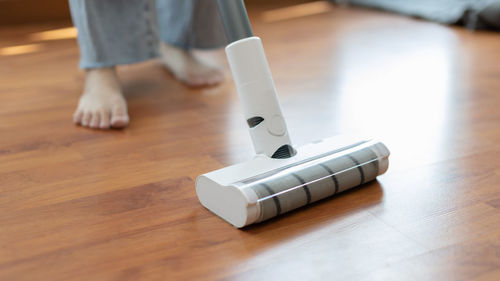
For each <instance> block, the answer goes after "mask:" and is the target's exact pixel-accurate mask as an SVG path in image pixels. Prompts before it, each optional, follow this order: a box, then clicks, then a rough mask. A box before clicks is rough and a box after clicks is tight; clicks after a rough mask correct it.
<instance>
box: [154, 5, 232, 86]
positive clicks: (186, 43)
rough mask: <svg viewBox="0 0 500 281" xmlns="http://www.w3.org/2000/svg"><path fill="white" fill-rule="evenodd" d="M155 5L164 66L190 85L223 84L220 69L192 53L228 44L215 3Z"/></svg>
mask: <svg viewBox="0 0 500 281" xmlns="http://www.w3.org/2000/svg"><path fill="white" fill-rule="evenodd" d="M156 6H157V11H158V23H159V35H160V40H161V42H160V48H159V49H160V58H161V61H162V63H163V65H164V66H165V67H166V68H167V69H168V70H169V71H170V72H171V73H172V74H173V75H174V76H175V77H176V78H177V79H179V80H181V81H182V82H184V83H185V84H187V85H189V86H205V85H214V84H217V83H219V82H221V81H222V80H223V77H224V76H223V73H222V72H221V70H219V69H217V68H214V67H212V66H208V65H206V64H204V63H203V62H201V61H200V60H198V59H197V58H196V57H195V56H194V55H193V54H192V53H191V52H190V50H191V49H195V48H196V49H209V48H218V47H222V46H224V45H226V44H227V39H226V36H225V34H224V28H223V25H222V21H221V19H220V15H219V12H218V9H217V2H216V0H201V1H198V0H183V1H178V0H157V1H156Z"/></svg>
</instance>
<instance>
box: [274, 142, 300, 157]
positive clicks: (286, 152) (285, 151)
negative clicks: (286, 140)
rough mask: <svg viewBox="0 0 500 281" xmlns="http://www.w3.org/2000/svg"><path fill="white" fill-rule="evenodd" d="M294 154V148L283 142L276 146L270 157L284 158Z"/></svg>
mask: <svg viewBox="0 0 500 281" xmlns="http://www.w3.org/2000/svg"><path fill="white" fill-rule="evenodd" d="M294 155H295V149H293V147H292V146H291V145H288V144H285V145H282V146H281V147H280V148H278V149H277V150H276V151H275V152H274V154H273V156H271V158H277V159H284V158H290V157H292V156H294Z"/></svg>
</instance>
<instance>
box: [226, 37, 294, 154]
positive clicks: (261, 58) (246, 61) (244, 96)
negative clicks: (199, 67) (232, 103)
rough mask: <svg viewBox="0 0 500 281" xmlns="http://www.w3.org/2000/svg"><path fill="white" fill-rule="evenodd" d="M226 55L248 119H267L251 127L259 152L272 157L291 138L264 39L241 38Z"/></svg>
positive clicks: (257, 152)
mask: <svg viewBox="0 0 500 281" xmlns="http://www.w3.org/2000/svg"><path fill="white" fill-rule="evenodd" d="M226 55H227V59H228V62H229V66H230V68H231V73H232V74H233V79H234V82H235V84H236V88H237V91H238V95H239V97H240V101H241V104H242V106H243V113H244V115H245V119H246V120H248V119H251V118H253V117H262V118H263V119H264V120H263V121H262V122H261V123H260V124H258V125H256V126H255V127H251V128H249V130H250V136H251V138H252V143H253V146H254V149H255V153H256V154H265V155H267V156H269V157H271V156H272V155H273V154H274V152H276V150H277V149H278V148H280V147H281V146H283V145H286V144H288V145H291V141H290V137H289V135H288V130H287V127H286V124H285V120H284V118H283V114H282V112H281V108H280V105H279V102H278V97H277V95H276V89H275V87H274V82H273V78H272V76H271V71H270V69H269V65H268V63H267V59H266V55H265V53H264V48H263V47H262V42H261V40H260V38H258V37H249V38H245V39H241V40H238V41H236V42H233V43H231V44H230V45H228V46H227V47H226Z"/></svg>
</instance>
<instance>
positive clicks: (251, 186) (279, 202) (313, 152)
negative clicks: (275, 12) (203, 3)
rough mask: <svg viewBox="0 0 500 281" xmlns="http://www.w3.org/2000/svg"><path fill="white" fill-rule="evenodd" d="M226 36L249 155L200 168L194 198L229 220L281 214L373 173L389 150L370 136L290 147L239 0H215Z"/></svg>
mask: <svg viewBox="0 0 500 281" xmlns="http://www.w3.org/2000/svg"><path fill="white" fill-rule="evenodd" d="M218 5H219V11H220V13H221V16H222V20H223V23H224V26H225V29H226V34H227V37H228V39H229V40H230V41H231V43H230V44H229V45H228V46H227V47H226V54H227V58H228V61H229V66H230V68H231V72H232V74H233V78H234V81H235V84H236V87H237V91H238V95H239V97H240V100H241V103H242V105H243V111H244V114H245V117H246V120H247V123H248V126H249V131H250V136H251V138H252V142H253V146H254V149H255V153H256V156H255V157H254V158H253V159H252V160H249V161H247V162H245V163H241V164H237V165H233V166H229V167H226V168H223V169H219V170H216V171H213V172H209V173H206V174H203V175H200V176H199V177H198V178H197V179H196V193H197V195H198V199H199V200H200V202H201V203H202V204H203V206H205V207H206V208H207V209H209V210H210V211H212V212H213V213H215V214H216V215H218V216H219V217H221V218H222V219H224V220H226V221H227V222H229V223H230V224H232V225H234V226H235V227H244V226H246V225H250V224H253V223H258V222H262V221H265V220H267V219H270V218H272V217H275V216H278V215H281V214H284V213H286V212H288V211H291V210H294V209H297V208H299V207H302V206H305V205H307V204H310V203H313V202H316V201H318V200H321V199H324V198H327V197H330V196H333V195H335V194H337V193H339V192H342V191H345V190H347V189H350V188H353V187H356V186H359V185H361V184H363V183H365V182H368V181H371V180H374V179H375V178H376V177H377V176H378V175H381V174H383V173H385V171H386V170H387V168H388V165H389V162H388V157H389V150H388V149H387V148H386V146H385V145H384V144H383V143H381V142H379V141H375V140H360V139H355V138H349V137H332V138H327V139H324V140H321V141H317V142H314V143H310V144H307V145H304V146H300V147H294V146H293V145H292V143H291V141H290V137H289V134H288V130H287V127H286V123H285V119H284V118H283V114H282V112H281V108H280V104H279V101H278V98H277V95H276V89H275V87H274V82H273V79H272V76H271V71H270V69H269V65H268V63H267V60H266V56H265V54H264V48H263V47H262V42H261V40H260V38H258V37H255V36H253V34H252V30H251V27H250V23H249V21H248V16H247V13H246V10H245V6H244V3H243V1H242V0H218Z"/></svg>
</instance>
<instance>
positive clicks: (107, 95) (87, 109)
mask: <svg viewBox="0 0 500 281" xmlns="http://www.w3.org/2000/svg"><path fill="white" fill-rule="evenodd" d="M73 121H74V122H75V124H78V125H81V126H84V127H89V128H93V129H109V128H123V127H125V126H127V125H128V122H129V117H128V113H127V102H126V101H125V98H124V97H123V94H122V91H121V87H120V81H118V76H117V75H116V71H115V68H114V67H108V68H94V69H89V70H87V72H86V74H85V88H84V91H83V94H82V96H81V97H80V102H79V103H78V107H77V109H76V111H75V113H74V114H73Z"/></svg>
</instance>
